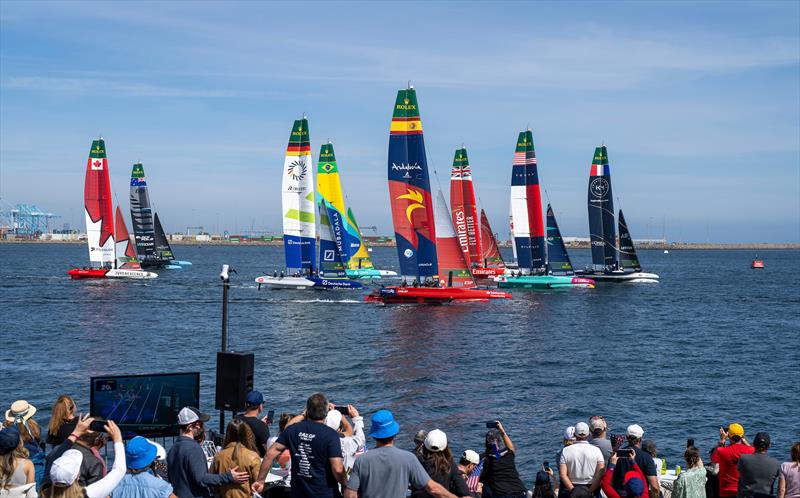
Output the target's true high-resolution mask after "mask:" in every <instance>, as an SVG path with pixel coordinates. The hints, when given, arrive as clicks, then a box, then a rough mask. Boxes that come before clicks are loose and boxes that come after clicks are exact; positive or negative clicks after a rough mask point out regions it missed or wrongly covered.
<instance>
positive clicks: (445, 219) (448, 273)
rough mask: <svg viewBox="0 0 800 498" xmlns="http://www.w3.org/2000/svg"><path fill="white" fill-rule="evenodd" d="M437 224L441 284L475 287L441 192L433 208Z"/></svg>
mask: <svg viewBox="0 0 800 498" xmlns="http://www.w3.org/2000/svg"><path fill="white" fill-rule="evenodd" d="M433 209H434V219H435V223H436V258H437V259H438V261H439V284H440V285H441V286H442V287H444V286H445V285H447V286H449V287H474V286H475V280H474V279H473V278H472V273H470V270H469V265H468V264H467V260H466V258H465V257H464V252H463V251H462V250H461V247H459V243H458V239H457V237H456V232H455V230H454V229H453V225H452V223H450V216H449V214H450V213H449V212H448V210H447V203H446V202H445V200H444V194H442V191H441V190H439V193H438V195H437V196H436V202H435V203H434V206H433Z"/></svg>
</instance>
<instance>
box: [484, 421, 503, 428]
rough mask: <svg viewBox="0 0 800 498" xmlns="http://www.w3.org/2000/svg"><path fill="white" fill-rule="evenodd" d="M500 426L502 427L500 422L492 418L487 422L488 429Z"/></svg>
mask: <svg viewBox="0 0 800 498" xmlns="http://www.w3.org/2000/svg"><path fill="white" fill-rule="evenodd" d="M498 427H500V424H499V423H498V422H497V420H490V421H488V422H486V428H487V429H497V428H498Z"/></svg>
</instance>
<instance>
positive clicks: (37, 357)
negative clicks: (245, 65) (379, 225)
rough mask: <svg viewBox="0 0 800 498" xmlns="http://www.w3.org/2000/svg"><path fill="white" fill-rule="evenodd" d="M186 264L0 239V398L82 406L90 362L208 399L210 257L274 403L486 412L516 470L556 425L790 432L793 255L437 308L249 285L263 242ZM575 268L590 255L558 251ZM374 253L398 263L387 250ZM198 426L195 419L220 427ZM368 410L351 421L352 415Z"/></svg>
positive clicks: (539, 452) (212, 251) (548, 454)
mask: <svg viewBox="0 0 800 498" xmlns="http://www.w3.org/2000/svg"><path fill="white" fill-rule="evenodd" d="M175 252H176V253H177V255H178V257H179V259H184V260H189V261H192V262H194V266H192V267H189V268H187V269H185V270H181V271H163V272H161V273H160V276H159V278H158V279H157V280H155V281H150V282H134V281H112V280H109V281H70V280H69V279H68V278H67V276H66V273H65V272H66V270H67V269H68V268H69V267H70V265H75V264H80V265H83V264H85V262H86V260H87V254H86V248H85V246H84V245H47V244H26V245H22V244H0V303H2V319H1V321H0V329H2V345H1V346H0V405H2V409H3V410H5V409H6V408H7V405H8V404H10V403H11V402H12V401H14V400H15V399H18V398H25V399H27V400H28V401H29V402H31V403H32V404H34V405H36V406H38V407H39V408H40V410H41V415H40V416H39V417H38V419H39V420H40V421H41V422H43V423H45V424H46V422H47V419H48V417H49V413H48V410H49V406H50V405H51V404H52V402H53V401H54V400H55V398H56V397H57V396H58V395H59V394H61V393H69V394H71V395H73V396H74V397H75V399H76V401H77V402H78V405H79V408H80V409H82V410H87V409H88V404H89V400H88V397H89V377H90V376H92V375H104V374H136V373H154V372H165V371H166V372H170V371H199V372H201V405H202V406H201V408H203V409H204V410H205V411H208V412H210V413H215V412H214V410H213V406H214V394H213V393H214V391H213V390H214V368H215V366H214V363H215V351H217V349H218V348H219V346H220V318H221V304H220V303H221V295H222V290H221V285H220V280H219V271H220V265H221V264H222V263H229V264H230V265H232V267H233V268H235V269H236V270H237V271H238V274H237V275H235V276H234V278H233V286H232V289H231V304H230V348H231V349H233V350H236V351H254V352H255V353H256V371H255V379H256V387H257V388H258V389H259V390H261V391H262V392H264V393H265V396H266V398H267V405H268V407H269V408H274V409H275V410H276V412H277V413H280V412H283V411H293V412H297V411H299V410H301V409H302V407H303V404H304V402H305V398H306V397H307V396H308V395H309V394H311V393H313V392H315V391H323V392H325V393H326V394H328V396H329V397H330V398H331V400H333V401H334V402H340V403H341V402H344V403H347V402H350V403H353V404H355V405H356V406H357V407H358V408H359V409H360V410H361V412H362V413H363V414H365V415H366V416H367V417H368V416H369V414H371V413H372V412H373V411H375V410H377V409H379V408H389V409H391V410H392V411H393V412H394V414H395V416H396V417H397V418H398V420H399V422H400V425H401V427H402V433H401V435H400V445H401V446H404V447H409V446H410V445H411V441H410V440H411V437H412V435H413V434H414V433H415V432H416V431H417V430H418V429H421V428H422V429H428V430H430V429H434V428H440V429H442V430H444V431H445V432H446V433H447V435H448V437H449V439H450V445H451V447H452V448H453V450H454V453H457V454H458V453H460V452H461V451H462V450H463V449H466V448H474V449H480V447H481V445H482V441H483V434H484V432H485V424H484V422H485V421H486V420H490V419H495V418H499V419H500V420H502V421H503V423H504V424H505V426H506V428H507V430H508V432H509V434H510V435H511V437H512V439H513V441H514V443H515V445H516V446H517V447H518V452H517V454H518V457H517V459H518V466H519V468H520V471H521V473H522V474H523V477H524V478H525V480H526V483H527V484H530V483H531V480H532V478H533V476H534V475H535V470H537V467H538V465H540V464H541V462H542V461H543V460H549V461H551V462H554V461H555V456H554V455H555V453H556V451H557V450H558V448H559V446H560V438H561V434H562V432H563V429H564V427H566V426H567V425H574V424H575V423H576V422H578V421H581V420H587V419H588V417H589V416H590V415H594V414H600V415H604V416H605V417H606V420H608V422H609V424H610V426H611V432H612V433H621V432H624V430H625V427H626V426H627V425H628V424H631V423H638V424H640V425H641V426H642V427H644V430H645V438H646V439H648V438H650V439H654V440H655V441H656V443H657V445H658V448H659V450H660V453H662V454H664V455H666V458H667V462H668V464H669V465H670V466H674V465H675V464H677V463H682V459H681V458H680V455H682V448H683V447H684V446H685V441H686V438H688V437H693V438H695V439H696V441H697V444H698V446H700V447H701V450H702V452H703V454H706V453H707V451H708V449H709V448H710V447H711V445H712V444H713V443H714V441H715V438H716V437H717V428H718V427H719V426H720V425H722V424H726V423H728V422H731V421H740V422H742V423H743V425H744V426H745V429H746V430H747V432H748V434H749V435H750V436H751V437H752V435H753V434H755V432H757V431H761V430H766V431H768V432H770V433H771V435H772V440H773V449H772V450H770V452H771V453H772V454H773V455H774V456H776V457H778V458H779V459H781V460H785V459H787V458H788V453H789V448H790V446H791V443H792V442H793V441H798V440H800V287H799V285H800V264H799V263H800V252H798V251H763V252H762V253H761V254H760V255H761V256H762V257H763V258H764V260H765V262H766V265H767V270H765V271H754V270H750V269H749V268H748V265H749V262H750V260H751V259H752V258H753V256H754V253H753V252H751V251H673V252H672V253H671V254H662V253H661V251H643V252H641V253H640V259H641V260H642V261H643V263H644V264H645V266H646V270H648V271H654V272H656V273H658V274H660V275H661V281H662V283H661V284H641V285H608V286H603V287H600V288H598V289H595V290H576V291H566V292H564V291H559V292H549V293H541V292H540V293H531V292H522V291H516V292H515V293H514V299H513V300H504V301H502V302H492V303H471V304H460V305H450V306H440V307H419V306H393V307H379V306H376V305H374V304H368V303H364V302H363V301H362V295H363V293H362V292H359V291H329V292H315V291H271V290H262V291H258V290H257V288H256V286H255V284H254V283H253V278H254V277H256V276H258V275H261V274H263V273H264V272H268V273H272V271H273V270H274V269H279V268H280V267H281V266H282V265H283V252H282V249H280V248H273V247H194V246H177V247H175ZM572 252H573V254H572V256H573V260H574V263H575V264H576V267H581V266H583V265H584V264H586V263H587V262H588V260H589V252H588V251H572ZM373 257H374V260H375V261H376V263H378V264H379V266H381V267H383V268H393V267H395V266H396V252H395V250H394V249H393V248H376V249H375V250H374V252H373ZM216 425H217V424H216V423H214V422H212V424H211V427H214V428H215V427H216ZM368 425H369V423H368V422H367V426H368Z"/></svg>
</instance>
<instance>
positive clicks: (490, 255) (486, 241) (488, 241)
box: [472, 209, 506, 276]
mask: <svg viewBox="0 0 800 498" xmlns="http://www.w3.org/2000/svg"><path fill="white" fill-rule="evenodd" d="M481 250H482V253H481V259H482V260H483V268H485V269H487V270H494V273H495V275H497V274H502V273H503V272H504V271H505V267H506V264H505V262H504V261H503V255H502V254H500V247H499V246H498V245H497V239H496V238H495V236H494V232H493V231H492V226H491V225H490V224H489V217H488V216H486V211H484V210H483V209H481ZM480 269H481V268H475V269H473V272H472V274H473V275H475V276H478V275H479V273H478V270H480Z"/></svg>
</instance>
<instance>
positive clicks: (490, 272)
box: [472, 268, 506, 278]
mask: <svg viewBox="0 0 800 498" xmlns="http://www.w3.org/2000/svg"><path fill="white" fill-rule="evenodd" d="M505 271H506V269H505V268H473V269H472V276H473V277H475V278H494V277H499V276H500V275H502V274H503V273H505Z"/></svg>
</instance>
